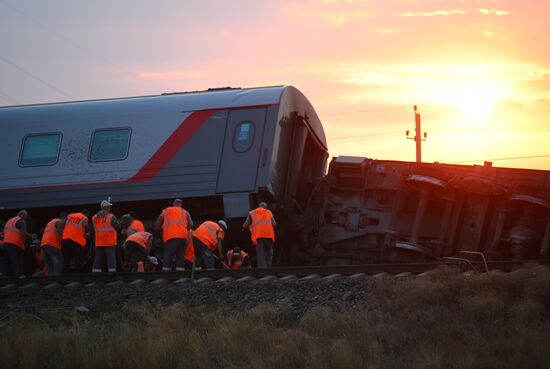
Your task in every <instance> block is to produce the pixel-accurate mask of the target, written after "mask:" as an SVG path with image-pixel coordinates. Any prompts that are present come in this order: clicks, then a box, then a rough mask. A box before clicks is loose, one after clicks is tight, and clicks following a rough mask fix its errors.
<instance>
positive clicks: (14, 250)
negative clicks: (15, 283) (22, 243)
mask: <svg viewBox="0 0 550 369" xmlns="http://www.w3.org/2000/svg"><path fill="white" fill-rule="evenodd" d="M2 247H3V248H4V251H5V255H6V275H7V276H8V277H20V276H22V275H23V260H24V255H25V254H24V252H23V250H22V249H21V248H19V247H18V246H17V245H14V244H13V243H4V244H3V245H2Z"/></svg>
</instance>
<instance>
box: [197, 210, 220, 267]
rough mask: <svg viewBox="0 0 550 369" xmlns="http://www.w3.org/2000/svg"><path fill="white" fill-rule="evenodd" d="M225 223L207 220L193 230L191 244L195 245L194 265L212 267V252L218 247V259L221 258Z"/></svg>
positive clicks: (213, 259) (213, 262) (214, 262)
mask: <svg viewBox="0 0 550 369" xmlns="http://www.w3.org/2000/svg"><path fill="white" fill-rule="evenodd" d="M226 230H227V223H225V221H223V220H219V221H218V223H216V222H212V221H210V220H207V221H206V222H204V223H202V224H201V225H200V226H199V227H198V228H197V229H195V231H194V232H193V245H194V247H195V267H199V268H204V269H214V266H215V264H216V260H215V256H214V254H213V253H212V252H213V251H214V250H215V249H218V256H219V258H220V261H222V260H223V254H222V240H223V239H224V237H225V231H226Z"/></svg>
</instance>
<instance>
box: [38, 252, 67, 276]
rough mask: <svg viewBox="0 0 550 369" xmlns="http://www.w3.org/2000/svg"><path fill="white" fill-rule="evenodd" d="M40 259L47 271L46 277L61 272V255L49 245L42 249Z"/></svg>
mask: <svg viewBox="0 0 550 369" xmlns="http://www.w3.org/2000/svg"><path fill="white" fill-rule="evenodd" d="M42 257H43V259H44V264H45V265H46V269H47V271H48V275H58V274H60V273H61V272H62V271H63V253H62V252H61V250H60V249H56V248H55V247H53V246H50V245H44V247H43V248H42Z"/></svg>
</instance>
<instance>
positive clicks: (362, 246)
mask: <svg viewBox="0 0 550 369" xmlns="http://www.w3.org/2000/svg"><path fill="white" fill-rule="evenodd" d="M549 199H550V174H549V172H548V171H542V170H527V169H510V168H495V167H493V166H492V164H491V163H485V165H483V166H478V165H474V166H463V165H449V164H439V163H409V162H400V161H385V160H372V159H367V158H363V157H346V156H340V157H337V158H334V159H333V160H332V162H331V164H330V168H329V172H328V175H327V176H326V177H324V178H322V179H319V180H318V181H317V182H316V183H315V184H314V186H313V189H312V192H311V195H310V197H309V201H308V206H307V207H306V209H305V211H304V220H303V224H304V230H303V232H302V234H303V235H304V239H303V242H302V243H301V247H300V249H299V250H297V251H296V252H295V253H294V254H293V257H294V260H293V263H298V264H299V263H301V262H305V261H306V260H307V261H308V263H313V264H366V263H382V262H386V263H387V262H423V261H433V260H436V259H439V258H442V257H449V256H453V255H459V254H460V252H461V251H463V250H464V251H476V252H482V253H484V254H485V255H486V257H487V258H488V259H490V260H520V259H521V260H525V259H543V258H547V257H548V253H549V245H550V202H549Z"/></svg>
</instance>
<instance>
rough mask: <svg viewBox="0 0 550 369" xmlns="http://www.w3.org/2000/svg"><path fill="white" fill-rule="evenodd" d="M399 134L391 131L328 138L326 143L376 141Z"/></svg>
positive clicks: (399, 132)
mask: <svg viewBox="0 0 550 369" xmlns="http://www.w3.org/2000/svg"><path fill="white" fill-rule="evenodd" d="M399 134H401V131H391V132H383V133H382V132H381V133H374V134H365V135H359V136H343V137H334V138H328V139H327V141H330V142H334V141H338V142H347V141H361V140H365V141H368V140H369V139H377V138H381V137H391V136H397V135H399Z"/></svg>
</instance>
